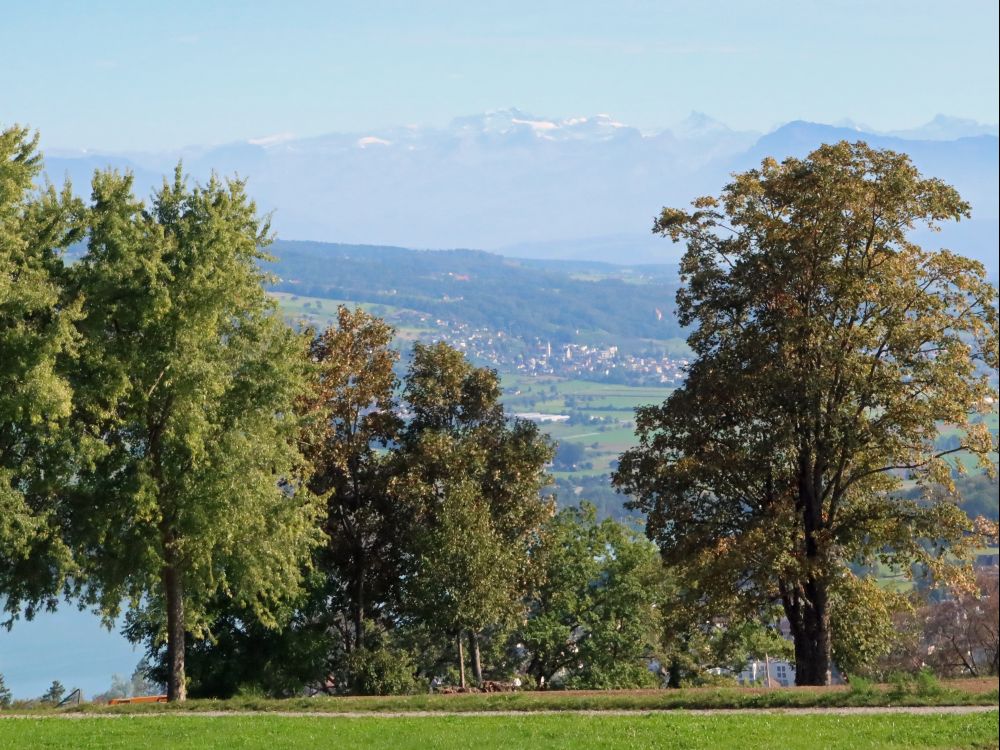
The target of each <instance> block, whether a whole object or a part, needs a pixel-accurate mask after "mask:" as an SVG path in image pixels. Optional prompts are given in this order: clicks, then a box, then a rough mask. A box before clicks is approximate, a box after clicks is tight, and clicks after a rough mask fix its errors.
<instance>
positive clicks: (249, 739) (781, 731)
mask: <svg viewBox="0 0 1000 750" xmlns="http://www.w3.org/2000/svg"><path fill="white" fill-rule="evenodd" d="M997 728H998V718H997V712H995V711H992V712H986V713H979V714H965V715H941V714H934V715H920V716H916V715H909V714H891V715H878V714H867V715H815V714H813V715H805V716H804V715H780V714H759V713H756V714H739V715H732V714H731V715H698V714H646V715H642V714H639V715H635V716H623V715H613V716H596V715H586V714H584V715H580V714H575V715H552V714H546V715H535V716H531V715H528V716H434V717H405V718H399V717H370V718H369V717H363V718H343V717H316V716H298V717H290V716H266V715H251V716H247V715H244V716H225V717H219V716H211V717H206V716H193V715H168V716H128V717H119V718H81V719H67V720H63V719H57V718H27V719H0V748H60V750H62V749H64V748H160V747H170V748H174V749H177V750H180V749H182V748H185V749H186V748H227V749H233V750H236V749H238V748H268V749H269V750H271V749H273V748H291V747H303V748H320V747H324V748H326V747H333V748H435V750H449V749H450V748H486V747H516V748H554V749H555V748H567V750H568V749H569V748H635V749H639V748H741V750H749V749H750V748H773V747H781V748H790V749H794V748H808V749H809V750H812V749H813V748H858V747H883V748H918V747H919V748H924V747H927V748H945V747H947V748H959V747H961V748H985V747H996V742H997Z"/></svg>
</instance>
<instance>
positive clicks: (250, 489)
mask: <svg viewBox="0 0 1000 750" xmlns="http://www.w3.org/2000/svg"><path fill="white" fill-rule="evenodd" d="M266 241H267V227H266V224H264V223H262V222H261V220H260V219H259V218H258V217H257V214H256V209H255V207H254V204H253V202H252V201H250V200H249V199H248V198H247V196H246V193H245V191H244V188H243V183H241V182H238V181H230V182H228V183H223V182H221V181H219V180H217V179H212V180H211V181H210V182H209V183H207V184H206V185H204V186H197V187H194V188H193V189H192V188H189V187H188V186H187V184H186V182H185V180H184V179H183V177H182V174H181V171H180V167H178V169H177V173H176V176H175V179H174V180H173V181H172V182H169V183H167V182H165V183H164V186H163V188H162V189H161V190H160V191H159V192H158V193H157V194H156V195H155V196H154V197H153V200H152V202H151V204H150V205H149V206H146V205H145V204H144V203H143V202H141V201H139V200H137V199H136V198H134V197H133V195H132V180H131V177H130V176H128V175H125V176H121V175H118V174H116V173H113V172H104V173H98V174H97V175H95V177H94V182H93V198H92V207H91V209H90V211H89V215H88V232H87V252H86V254H85V255H84V256H83V258H82V259H81V260H80V261H79V262H78V263H77V264H76V265H75V266H74V267H73V268H72V280H73V284H74V288H75V289H76V290H78V291H79V294H80V296H81V297H82V299H83V300H84V303H83V307H82V318H81V320H80V322H79V324H78V326H79V330H80V331H81V333H82V336H83V341H84V344H83V346H82V347H81V353H80V359H79V362H78V363H77V365H76V367H75V368H74V371H73V377H72V379H71V381H72V385H73V388H74V392H75V402H76V404H75V409H76V415H77V421H78V423H79V424H80V425H81V429H82V436H83V437H82V441H83V442H84V443H85V444H86V445H88V446H89V447H88V450H87V452H86V454H85V460H83V461H81V464H80V467H79V469H78V476H77V477H76V479H75V481H74V483H73V485H72V487H71V488H70V490H69V492H68V493H67V497H68V500H67V501H66V504H65V505H64V507H63V510H62V513H63V516H64V524H65V531H64V538H66V539H67V540H68V543H69V544H70V546H71V547H72V549H73V551H74V555H75V560H76V562H77V564H78V565H79V566H80V568H81V571H82V576H83V578H84V580H85V581H86V587H87V590H86V592H85V598H84V600H85V601H89V602H93V603H96V604H98V605H99V606H100V608H101V610H102V611H103V613H104V614H105V615H106V616H107V617H108V618H113V617H114V616H116V615H117V613H118V610H119V607H120V604H121V602H122V601H123V600H125V599H127V600H128V601H129V602H130V606H131V614H132V616H133V617H139V618H150V619H151V620H152V621H153V622H154V623H156V624H157V626H158V628H157V629H158V631H159V637H161V638H163V639H164V640H165V642H166V643H167V648H168V652H169V661H170V665H171V669H170V675H169V680H168V681H167V692H168V695H169V696H170V698H171V699H173V698H180V699H183V697H184V695H185V679H184V648H185V635H186V634H189V635H191V636H192V637H194V638H201V637H204V636H205V635H206V632H205V629H204V628H205V626H206V624H207V622H206V616H207V614H206V613H207V611H208V609H209V604H210V603H211V602H212V601H213V600H214V599H215V598H216V597H218V596H220V595H221V596H225V597H228V598H229V599H230V600H232V601H233V602H234V603H235V604H236V605H238V606H242V607H245V608H247V609H248V610H250V611H253V612H255V613H256V614H257V616H258V617H260V618H261V619H262V620H263V621H264V622H265V624H268V623H270V624H274V619H273V617H272V613H273V611H274V610H275V609H276V608H277V607H278V606H279V604H280V603H281V601H282V600H283V599H284V598H285V597H287V596H289V595H290V594H292V593H294V592H296V591H297V590H298V587H299V584H300V579H301V577H302V571H303V565H304V563H305V562H306V561H307V559H308V554H309V551H310V549H311V547H312V546H313V545H314V544H315V543H316V542H317V541H318V540H319V530H318V529H317V527H316V524H315V518H316V513H317V510H318V508H317V504H316V502H315V501H314V499H313V496H312V495H311V493H309V492H308V491H307V489H306V488H305V487H304V486H303V480H302V474H303V461H302V458H301V456H300V453H299V449H298V437H299V419H298V415H297V411H296V405H297V402H298V400H299V399H300V398H301V396H302V394H303V393H304V390H305V363H306V358H305V356H304V348H305V341H304V340H303V339H302V338H301V337H299V336H297V335H296V334H294V333H293V332H292V331H291V330H290V329H288V328H287V327H286V326H285V325H284V324H283V322H282V320H281V318H280V316H278V315H276V314H275V311H274V305H273V303H272V302H271V301H269V300H268V298H267V296H266V295H265V293H264V290H263V288H262V284H261V282H262V276H261V272H260V270H259V269H258V266H257V262H258V261H259V260H260V259H261V258H262V257H263V255H262V251H261V249H260V248H261V246H262V245H264V244H266Z"/></svg>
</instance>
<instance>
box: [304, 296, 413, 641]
mask: <svg viewBox="0 0 1000 750" xmlns="http://www.w3.org/2000/svg"><path fill="white" fill-rule="evenodd" d="M392 337H393V330H392V328H391V327H389V326H387V325H386V324H385V323H384V322H383V321H382V320H380V319H379V318H376V317H374V316H372V315H368V314H367V313H365V312H364V311H362V310H360V309H356V310H353V311H352V310H348V309H347V308H346V307H340V308H339V309H338V310H337V327H336V328H329V329H327V330H325V331H323V332H322V333H320V334H319V335H317V336H315V337H314V338H313V340H312V343H311V345H310V351H309V356H310V360H311V361H312V363H313V364H314V369H313V387H312V389H311V390H310V393H309V395H308V396H307V397H306V398H305V399H304V403H303V407H302V409H303V412H304V413H305V414H306V417H307V419H306V421H305V425H304V431H303V439H302V441H303V444H304V446H305V454H306V457H307V458H308V459H309V461H310V465H311V469H310V474H309V479H308V486H309V489H310V490H311V491H312V492H314V493H315V494H317V495H319V496H322V497H324V498H325V501H326V503H325V504H326V509H325V513H324V516H325V524H324V528H325V530H326V541H325V544H324V546H323V547H322V549H320V550H318V551H317V553H316V556H315V566H316V570H317V577H314V578H313V579H312V582H313V583H314V584H318V585H314V586H313V588H312V596H314V597H318V598H322V600H323V601H324V606H325V608H326V609H328V610H329V615H328V617H327V618H326V619H327V625H328V628H329V629H330V630H331V631H333V632H337V633H340V634H342V637H343V643H342V644H341V646H340V647H341V648H342V649H343V650H344V651H350V650H351V649H355V648H363V647H364V645H365V644H364V637H365V633H366V632H367V629H368V628H367V623H369V622H370V621H373V620H378V619H383V620H387V619H389V618H390V617H391V610H393V609H396V607H393V606H392V605H393V604H394V603H395V599H396V598H397V596H398V587H399V559H400V556H401V554H402V544H401V542H402V533H401V526H402V525H403V520H402V519H401V518H400V508H399V506H398V505H397V504H396V503H395V502H394V500H393V498H392V496H391V495H390V493H389V492H388V483H389V478H390V476H391V474H392V472H393V470H394V465H393V462H392V461H391V457H390V456H389V455H388V453H387V451H386V448H387V447H388V446H389V444H390V443H392V442H393V441H395V440H396V438H397V437H398V434H399V430H400V428H401V426H402V420H401V419H400V418H399V417H398V416H397V414H396V411H397V409H396V406H397V404H396V399H395V391H396V388H397V386H398V382H397V379H396V376H395V374H394V373H393V367H394V365H395V364H396V360H397V355H396V353H395V352H394V351H393V350H392V349H391V344H392ZM380 626H383V627H384V626H386V623H380Z"/></svg>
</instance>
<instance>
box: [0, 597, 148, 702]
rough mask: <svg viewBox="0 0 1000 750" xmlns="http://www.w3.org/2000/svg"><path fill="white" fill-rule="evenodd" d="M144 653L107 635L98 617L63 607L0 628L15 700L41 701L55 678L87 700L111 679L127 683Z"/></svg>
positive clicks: (2, 669)
mask: <svg viewBox="0 0 1000 750" xmlns="http://www.w3.org/2000/svg"><path fill="white" fill-rule="evenodd" d="M143 653H144V649H143V648H142V647H141V646H140V647H133V646H132V644H131V643H129V642H128V641H127V640H125V638H124V637H122V636H121V635H120V634H119V633H118V632H117V630H112V631H110V632H109V631H108V630H107V629H106V628H104V627H103V626H102V625H101V621H100V618H98V617H97V616H96V615H93V614H91V613H90V612H80V611H79V610H78V609H76V608H75V607H74V606H72V605H66V604H63V605H62V607H60V609H59V610H58V611H57V612H44V613H42V614H40V615H38V616H37V617H36V618H35V619H34V620H32V621H31V622H26V621H24V620H18V621H17V622H15V623H14V627H13V628H12V629H11V630H10V631H9V632H8V631H6V630H4V629H3V628H0V674H2V675H3V676H4V680H5V681H6V683H7V687H9V688H10V690H11V691H12V692H13V693H14V697H15V698H37V697H39V696H40V695H42V693H44V692H45V691H46V690H47V689H48V687H49V685H51V684H52V681H53V680H59V682H61V683H62V684H63V685H65V686H66V692H67V694H68V693H69V691H70V690H72V689H73V688H77V687H78V688H80V689H81V690H82V691H83V694H84V697H89V696H92V695H94V694H95V693H102V692H104V691H105V690H107V689H108V688H109V687H110V686H111V675H113V674H115V673H117V674H120V675H122V676H124V677H125V678H126V679H127V678H128V677H129V676H131V674H132V671H133V670H134V669H135V665H136V664H138V663H139V660H140V659H141V658H142V656H143Z"/></svg>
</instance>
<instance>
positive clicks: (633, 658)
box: [0, 128, 772, 699]
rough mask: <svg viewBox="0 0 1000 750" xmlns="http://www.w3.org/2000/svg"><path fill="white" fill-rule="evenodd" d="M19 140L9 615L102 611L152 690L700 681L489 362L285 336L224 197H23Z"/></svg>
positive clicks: (351, 328)
mask: <svg viewBox="0 0 1000 750" xmlns="http://www.w3.org/2000/svg"><path fill="white" fill-rule="evenodd" d="M36 140H37V139H36V138H32V137H31V136H30V135H29V134H28V133H27V132H26V131H25V130H23V129H19V128H13V129H9V130H6V131H4V132H3V133H2V135H0V595H2V601H3V606H4V610H5V611H6V613H7V614H8V616H9V618H8V624H10V623H11V622H12V621H13V620H14V619H16V618H18V617H21V616H25V617H28V618H30V617H32V616H33V615H34V614H35V613H37V612H38V611H40V610H42V609H53V608H55V607H56V606H57V605H58V604H59V602H60V601H61V600H62V599H66V600H70V601H73V602H76V603H78V604H80V605H82V606H85V607H89V608H92V609H93V610H95V611H96V612H98V613H100V614H101V615H102V617H103V618H104V619H105V621H106V622H107V623H108V624H109V625H110V624H111V623H113V622H114V621H115V620H116V619H117V618H119V616H120V615H122V610H123V609H124V618H125V627H124V631H125V633H126V634H127V635H128V637H129V638H131V639H132V640H133V641H134V642H137V643H145V644H146V646H147V647H148V651H149V657H150V668H149V673H150V675H151V676H152V677H153V678H155V679H156V680H157V681H160V682H162V683H163V684H165V686H166V689H167V693H168V695H169V697H170V698H171V699H183V698H185V697H186V695H187V694H188V691H189V690H190V692H191V694H195V695H213V696H225V695H231V694H233V693H234V692H236V691H239V690H244V689H259V690H263V691H266V692H268V693H271V694H278V695H284V694H291V693H298V692H301V691H302V690H303V689H305V688H306V687H310V688H312V689H314V690H321V691H328V692H360V693H383V692H406V691H411V690H417V689H421V690H422V689H426V687H427V685H428V684H429V683H430V682H431V681H432V680H433V679H434V678H443V679H445V680H448V681H454V682H455V683H457V684H459V685H464V684H466V683H467V682H473V681H474V682H476V683H481V682H482V681H483V680H485V679H488V678H491V679H500V680H510V681H513V680H516V679H520V680H522V681H524V682H526V683H528V684H534V685H537V686H548V685H553V684H562V685H574V686H580V687H625V686H639V685H653V684H657V683H658V681H660V679H661V677H657V676H656V675H655V674H653V672H651V671H650V668H649V666H650V664H651V663H652V662H653V660H654V659H659V660H660V662H661V663H663V664H665V665H667V666H666V667H665V669H666V671H668V672H669V673H670V675H672V678H673V679H674V681H675V682H676V681H678V680H680V679H682V678H684V679H699V678H700V675H702V674H703V673H704V668H705V667H706V663H705V660H704V659H701V660H694V661H692V660H691V659H687V660H685V659H681V658H680V657H679V656H675V657H672V658H671V657H669V654H670V653H671V649H673V652H676V654H680V653H681V652H684V653H687V652H689V651H690V648H689V647H688V646H687V645H686V644H687V643H688V642H689V641H690V638H689V637H688V636H689V633H688V631H687V630H685V631H684V632H685V633H686V635H685V638H684V639H683V640H675V641H673V643H674V645H673V646H671V645H670V643H668V642H667V640H666V636H665V633H668V632H677V633H680V632H682V631H681V630H679V629H676V628H674V629H668V628H666V627H665V625H664V617H665V616H666V612H667V611H668V609H669V607H668V603H669V602H670V599H671V594H670V590H669V580H670V579H669V576H666V575H665V574H664V571H663V570H662V567H661V564H660V562H659V556H658V553H657V551H656V549H655V547H654V546H653V545H652V544H651V543H649V542H648V541H646V540H645V539H643V538H641V537H640V536H639V535H637V534H636V533H635V532H634V531H631V530H629V529H628V528H626V527H624V526H622V525H620V524H617V523H615V522H613V521H604V522H598V521H597V520H596V517H595V512H594V511H593V510H592V509H586V508H585V509H582V510H581V509H567V510H563V511H561V512H558V513H557V512H556V510H555V504H554V502H553V501H552V500H551V498H548V497H545V496H543V493H542V489H543V488H544V487H545V485H546V484H548V481H549V479H548V476H547V475H546V473H545V466H546V465H547V464H548V463H549V462H550V460H551V458H552V455H553V449H554V446H553V445H552V444H551V443H550V442H549V440H548V439H547V438H546V437H544V436H543V435H542V434H540V433H539V431H538V429H537V427H536V426H535V425H533V424H532V423H530V422H525V421H519V420H510V419H508V417H507V415H506V414H505V412H504V409H503V407H502V405H501V403H500V395H501V389H500V383H499V379H498V377H497V375H496V373H495V372H493V371H491V370H488V369H484V368H476V367H474V366H473V365H472V364H470V363H469V362H468V361H467V360H466V359H465V358H464V356H463V355H462V354H461V353H460V352H458V351H456V350H454V349H452V348H450V347H448V346H447V345H445V344H441V343H439V344H435V345H422V344H417V345H415V347H414V349H413V352H412V359H411V361H410V364H409V366H408V368H407V370H406V372H405V376H404V378H403V382H402V383H400V382H399V381H398V379H397V375H396V374H395V373H394V365H395V364H396V358H397V354H396V352H395V351H394V350H393V349H392V347H391V346H390V345H391V343H392V338H393V331H392V329H391V328H390V327H389V326H388V325H386V324H385V323H384V322H383V321H382V320H380V319H378V318H376V317H373V316H370V315H367V314H365V313H364V312H362V311H359V310H354V311H350V310H347V309H346V308H341V309H340V310H339V316H338V324H337V325H336V326H335V327H333V328H331V329H329V330H326V331H322V332H316V331H311V330H310V331H294V330H292V329H290V328H288V327H287V326H286V325H285V324H284V323H283V322H282V318H281V316H280V314H278V312H277V311H276V308H275V306H274V304H273V302H272V301H270V300H269V298H268V296H267V294H266V293H265V283H266V280H267V279H266V277H265V275H264V274H263V273H262V272H261V270H260V262H261V261H262V260H263V259H265V258H266V256H265V254H264V250H263V249H262V248H265V247H266V246H267V244H268V243H269V241H270V237H269V233H268V227H267V224H266V222H264V221H262V220H261V219H260V218H259V216H258V214H257V211H256V209H255V206H254V204H253V202H252V201H251V200H250V199H249V198H248V197H247V195H246V193H245V192H244V186H243V183H242V182H240V181H227V182H223V181H220V180H217V179H213V180H211V181H209V182H208V183H207V184H205V185H199V186H194V187H191V186H189V185H188V184H187V182H186V181H185V179H184V178H183V175H182V173H181V171H180V168H178V170H177V172H176V174H175V175H174V178H173V179H172V180H170V181H165V183H164V185H163V187H162V188H161V189H160V190H159V191H157V192H156V193H155V194H154V195H153V196H152V198H151V199H150V200H149V201H148V202H144V201H141V200H139V199H137V198H136V197H135V196H134V194H133V185H132V179H131V177H130V176H129V175H127V174H126V175H121V174H117V173H115V172H110V171H109V172H98V173H96V174H95V176H94V178H93V183H92V193H91V199H90V200H89V201H88V202H84V201H81V200H79V199H77V198H75V197H73V194H72V193H71V192H70V190H69V188H68V187H67V188H65V189H63V190H62V191H57V190H56V189H55V188H52V187H48V188H45V189H42V190H38V189H36V188H35V182H36V179H37V178H38V175H39V171H40V166H41V162H40V157H39V155H38V153H37V151H36ZM70 246H74V247H78V248H82V251H81V252H80V253H79V254H78V255H77V257H76V259H75V261H74V262H72V263H69V262H66V261H65V260H64V257H63V251H64V250H65V249H66V248H68V247H70ZM404 417H405V418H404ZM676 611H678V612H679V611H680V609H676ZM697 621H698V620H697V618H694V619H692V620H691V622H692V623H695V622H697ZM764 630H765V631H767V632H772V631H770V630H769V629H767V628H764ZM727 648H728V647H727ZM718 653H720V654H723V656H720V657H718V658H723V657H724V658H725V659H728V660H730V661H731V660H733V659H736V660H737V661H740V660H744V659H745V658H746V656H747V651H746V649H743V648H740V647H737V648H735V649H732V648H729V649H728V650H724V653H723V651H720V652H718ZM736 654H739V656H736ZM716 660H717V659H716V657H712V659H711V660H710V661H712V663H713V664H714V662H715V661H716ZM670 665H673V666H672V667H671V666H670ZM467 667H468V669H469V670H470V671H471V675H466V674H465V670H466V668H467Z"/></svg>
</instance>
